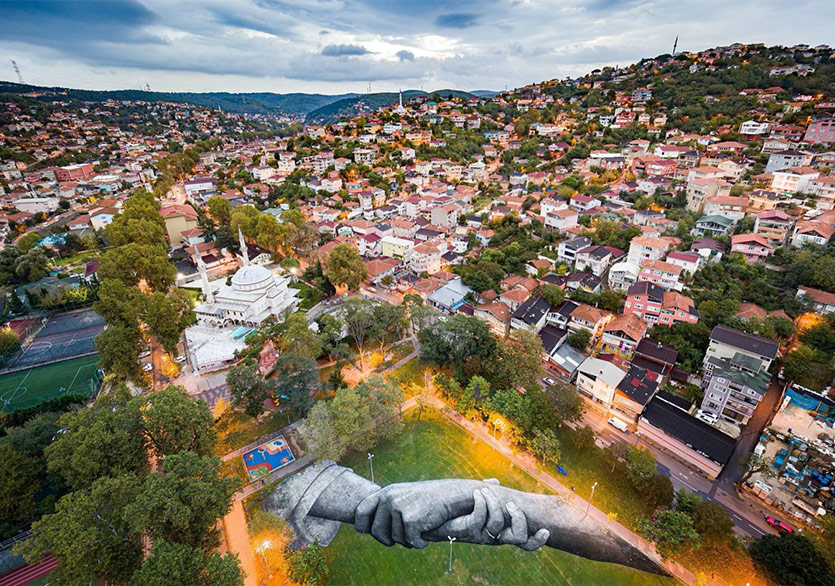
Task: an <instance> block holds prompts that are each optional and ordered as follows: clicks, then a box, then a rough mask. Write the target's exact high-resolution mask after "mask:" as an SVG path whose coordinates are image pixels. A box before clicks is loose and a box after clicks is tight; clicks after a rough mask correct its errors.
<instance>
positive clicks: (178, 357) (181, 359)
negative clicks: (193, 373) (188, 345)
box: [174, 356, 187, 364]
mask: <svg viewBox="0 0 835 586" xmlns="http://www.w3.org/2000/svg"><path fill="white" fill-rule="evenodd" d="M186 360H187V358H186V357H185V356H177V357H176V358H175V359H174V362H176V363H177V364H180V363H182V362H185V361H186Z"/></svg>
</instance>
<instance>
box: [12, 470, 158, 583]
mask: <svg viewBox="0 0 835 586" xmlns="http://www.w3.org/2000/svg"><path fill="white" fill-rule="evenodd" d="M138 490H139V481H138V479H137V478H136V477H135V476H128V475H125V476H119V477H117V478H101V479H99V480H97V481H95V482H94V483H93V484H92V485H91V486H90V487H89V488H84V489H81V490H76V491H75V492H71V493H69V494H67V495H65V496H63V497H61V499H60V500H59V501H58V504H57V505H56V507H55V512H54V513H52V514H50V515H45V516H44V517H43V518H42V519H41V520H40V521H36V522H35V523H34V525H33V526H32V536H31V537H30V538H29V539H26V540H24V541H21V542H20V543H19V544H18V545H16V546H15V552H16V553H19V554H21V555H23V557H24V558H25V559H26V561H27V562H29V563H34V562H36V561H39V560H41V559H42V558H43V557H44V556H46V555H53V556H55V557H56V558H57V559H58V560H59V562H60V563H59V564H58V568H57V569H56V576H55V577H56V578H57V579H58V580H60V582H61V584H92V583H98V582H99V581H100V580H102V579H104V580H107V581H108V582H113V583H117V584H123V583H127V582H128V581H129V580H130V578H131V576H132V575H133V573H134V572H135V571H136V570H137V568H139V565H140V564H141V563H142V542H141V540H140V534H139V533H136V532H134V531H133V530H132V529H131V527H130V525H129V524H128V523H126V522H125V520H124V518H123V512H124V509H125V507H126V506H127V505H128V504H130V503H131V502H133V499H134V498H135V496H136V494H137V492H138Z"/></svg>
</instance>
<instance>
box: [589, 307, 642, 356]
mask: <svg viewBox="0 0 835 586" xmlns="http://www.w3.org/2000/svg"><path fill="white" fill-rule="evenodd" d="M646 333H647V324H646V323H644V322H643V321H641V320H640V318H638V316H637V315H635V314H634V313H625V314H622V315H619V316H617V317H615V318H614V319H613V320H612V321H610V322H609V324H608V325H606V326H605V327H604V328H603V335H602V336H601V346H600V351H601V352H610V353H612V354H617V355H618V356H623V357H624V358H627V359H629V358H631V357H632V352H633V351H634V350H635V347H636V346H637V345H638V342H640V341H641V338H643V337H644V336H645V335H646Z"/></svg>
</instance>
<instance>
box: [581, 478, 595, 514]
mask: <svg viewBox="0 0 835 586" xmlns="http://www.w3.org/2000/svg"><path fill="white" fill-rule="evenodd" d="M595 488H597V483H596V482H595V483H594V484H592V485H591V496H589V500H588V501H587V502H586V513H585V515H583V519H585V518H586V515H588V514H589V509H590V508H591V499H593V498H594V489H595Z"/></svg>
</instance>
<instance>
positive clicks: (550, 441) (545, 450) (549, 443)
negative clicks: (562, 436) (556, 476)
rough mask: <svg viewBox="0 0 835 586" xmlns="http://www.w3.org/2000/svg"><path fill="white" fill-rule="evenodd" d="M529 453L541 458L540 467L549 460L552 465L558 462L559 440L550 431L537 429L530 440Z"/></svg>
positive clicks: (559, 452)
mask: <svg viewBox="0 0 835 586" xmlns="http://www.w3.org/2000/svg"><path fill="white" fill-rule="evenodd" d="M531 451H533V453H534V454H536V455H537V456H539V457H540V458H542V465H543V466H544V465H545V462H546V461H548V460H551V461H552V462H554V463H558V462H559V461H560V456H561V455H562V452H561V451H560V440H558V439H557V436H556V435H554V432H553V431H551V430H550V429H537V430H536V431H535V432H534V436H533V439H531Z"/></svg>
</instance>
